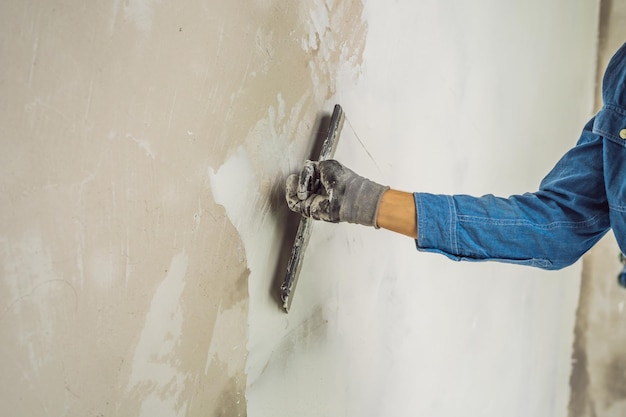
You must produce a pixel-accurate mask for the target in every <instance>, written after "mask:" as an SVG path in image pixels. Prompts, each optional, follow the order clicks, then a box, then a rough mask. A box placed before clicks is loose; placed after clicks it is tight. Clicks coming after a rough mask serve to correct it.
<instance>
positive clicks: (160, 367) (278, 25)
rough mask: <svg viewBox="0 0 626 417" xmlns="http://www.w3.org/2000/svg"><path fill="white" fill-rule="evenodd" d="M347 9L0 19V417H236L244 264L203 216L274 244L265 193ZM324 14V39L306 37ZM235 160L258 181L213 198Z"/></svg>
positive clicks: (233, 184)
mask: <svg viewBox="0 0 626 417" xmlns="http://www.w3.org/2000/svg"><path fill="white" fill-rule="evenodd" d="M361 8H362V6H361V4H360V3H355V4H354V5H351V4H346V5H341V6H340V5H334V6H333V5H328V6H327V5H325V4H324V3H322V2H313V3H311V4H310V5H309V4H302V5H300V4H298V3H296V2H284V1H280V2H279V1H255V2H247V1H204V0H191V1H186V2H184V3H180V2H174V1H166V0H161V1H153V0H125V1H120V0H108V1H107V0H105V1H99V2H82V1H72V0H70V1H56V0H53V1H44V0H35V1H33V0H24V1H22V0H20V1H13V0H9V1H4V2H2V3H1V4H0V34H1V39H2V41H0V57H1V58H0V89H1V91H2V94H1V95H0V110H1V111H0V140H1V141H2V152H0V190H1V191H2V192H1V193H0V210H1V217H0V264H1V265H2V266H1V268H0V274H1V279H0V337H1V339H0V370H1V374H2V376H1V377H0V386H1V388H2V389H1V390H0V392H1V394H0V399H1V402H2V410H3V414H5V415H15V416H30V415H69V416H87V415H93V416H110V415H124V416H130V415H133V416H134V415H137V416H178V415H189V416H192V415H201V416H207V415H208V416H237V415H245V414H246V399H245V391H246V380H247V379H246V373H245V370H246V368H245V367H246V359H247V355H248V353H247V348H246V347H247V320H248V277H249V274H250V273H251V270H250V269H249V266H248V263H249V262H250V261H249V259H252V260H253V261H254V262H257V258H255V257H254V256H255V255H254V254H255V251H256V248H249V247H246V246H245V245H244V242H242V240H241V236H240V233H239V232H238V231H237V229H236V227H235V226H238V227H241V225H240V224H237V225H233V223H231V221H230V220H229V218H228V217H227V216H226V214H225V211H224V207H223V205H220V204H216V203H215V198H216V197H220V198H224V195H225V193H232V192H234V193H237V194H238V195H239V196H241V197H242V200H241V202H242V206H245V207H253V206H254V207H257V203H258V205H260V206H261V208H260V209H259V211H258V212H255V213H253V215H254V222H255V223H257V224H258V225H259V227H261V226H262V225H263V224H264V220H263V219H264V218H265V217H268V222H271V225H272V228H273V230H280V229H281V225H280V223H279V221H278V218H277V217H276V214H275V213H280V215H281V216H282V217H284V215H285V214H286V209H285V208H284V205H283V202H282V197H280V198H278V199H276V198H274V199H273V200H271V201H270V199H269V196H270V191H279V190H280V189H282V178H283V177H284V174H285V173H287V172H289V171H291V169H292V168H293V167H294V166H295V165H294V164H295V162H294V161H296V160H297V161H298V163H299V162H300V160H301V159H302V158H303V155H304V154H305V153H306V151H307V150H308V147H309V140H308V138H309V136H310V135H311V131H312V129H314V127H315V124H316V119H317V117H318V112H319V110H320V109H321V108H322V103H323V102H324V101H325V100H327V99H328V98H329V97H330V95H331V94H332V93H333V91H334V86H333V85H332V83H331V81H330V75H329V74H330V69H329V68H330V67H333V66H335V64H334V63H335V62H339V61H342V62H344V61H349V60H351V59H356V60H358V59H359V56H360V49H359V48H360V47H361V44H362V41H363V40H364V32H363V26H362V25H361V24H360V16H361ZM318 10H321V11H322V12H324V13H321V14H320V12H319V11H318ZM331 14H332V16H333V19H335V20H334V21H333V22H332V24H333V26H334V27H337V28H338V27H341V26H342V25H345V26H346V27H345V30H343V31H342V38H339V37H331V36H328V35H325V34H324V31H320V32H319V33H318V30H317V29H316V28H317V27H318V26H319V27H320V28H322V29H324V28H325V27H326V26H325V25H327V24H328V21H327V20H324V19H325V18H326V17H328V16H329V15H331ZM318 18H319V19H322V20H320V21H318V20H316V19H318ZM336 19H344V20H342V21H337V20H336ZM353 19H356V24H353ZM337 36H339V35H337ZM351 39H353V40H351ZM322 42H324V46H323V47H322V46H321V44H322ZM332 42H335V44H331V43H332ZM344 55H345V56H346V58H345V59H343V58H342V57H343V56H344ZM272 118H274V119H272ZM260 120H271V121H273V122H272V123H269V122H267V123H266V122H259V121H260ZM286 120H289V121H290V122H289V123H286ZM254 132H257V134H256V136H251V135H253V134H254ZM251 137H252V138H254V141H251V140H250V139H249V138H251ZM279 139H280V140H279ZM241 155H244V156H242V157H241V158H243V159H241V160H244V161H245V155H249V157H250V158H251V159H250V165H249V166H248V168H249V169H250V170H252V171H251V172H253V173H255V174H258V175H257V176H256V177H254V178H255V180H256V179H258V180H259V181H258V182H256V181H255V182H253V183H245V182H241V181H240V179H241V178H242V175H244V174H246V172H232V173H231V174H232V175H231V176H229V178H228V179H227V183H228V189H227V190H226V191H225V190H222V189H215V190H213V189H212V186H211V183H210V181H209V177H208V172H210V171H211V170H215V171H216V172H220V173H224V172H226V171H225V168H224V164H225V162H226V161H237V160H238V159H237V158H238V157H239V156H241ZM289 155H291V157H292V159H291V161H290V160H289V159H288V158H286V156H289ZM290 162H291V163H292V165H289V163H290ZM230 163H231V165H232V162H230ZM244 168H245V166H244ZM281 169H282V171H281ZM218 170H219V171H218ZM274 194H276V193H274ZM268 214H271V216H269V215H268ZM265 243H267V244H270V243H271V237H268V239H267V241H266V242H265ZM258 273H259V270H258V268H256V269H255V274H258ZM250 285H251V286H252V285H254V283H250ZM265 291H266V292H268V291H269V289H265Z"/></svg>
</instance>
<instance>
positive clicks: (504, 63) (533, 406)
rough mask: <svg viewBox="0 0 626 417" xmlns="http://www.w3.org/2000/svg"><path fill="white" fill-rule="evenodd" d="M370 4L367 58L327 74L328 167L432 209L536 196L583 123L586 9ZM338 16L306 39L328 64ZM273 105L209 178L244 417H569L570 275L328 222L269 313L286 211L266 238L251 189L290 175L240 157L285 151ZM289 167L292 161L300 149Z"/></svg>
mask: <svg viewBox="0 0 626 417" xmlns="http://www.w3.org/2000/svg"><path fill="white" fill-rule="evenodd" d="M331 4H333V3H331ZM334 4H337V3H334ZM364 6H365V7H364V10H363V15H362V20H363V22H364V23H363V24H364V25H365V26H366V29H367V37H366V40H365V44H364V49H363V54H362V61H359V60H350V61H348V62H346V63H340V65H339V66H338V67H336V68H333V70H334V73H332V74H331V75H333V76H334V79H335V84H334V85H335V93H334V94H333V95H332V97H331V100H329V101H328V102H327V105H326V106H325V107H324V109H326V111H330V109H331V108H332V103H333V102H334V101H336V102H339V103H341V104H342V105H343V106H344V110H345V111H346V114H347V118H348V121H347V123H346V125H345V127H344V133H343V135H342V138H341V139H340V142H339V147H338V150H337V154H336V157H337V158H338V159H341V160H342V161H343V162H345V163H346V164H347V165H349V166H350V167H352V168H353V169H355V170H357V171H358V172H361V173H363V174H365V175H367V176H369V177H370V178H372V179H374V180H377V181H379V182H382V183H386V184H390V185H392V186H394V187H396V188H401V189H405V190H425V191H433V192H443V193H471V194H482V193H487V192H491V193H495V194H500V195H508V194H512V193H519V192H524V191H528V190H533V189H536V187H537V186H538V183H539V181H540V179H541V178H542V176H543V175H544V174H545V173H546V172H547V171H548V169H549V168H551V166H552V165H553V164H554V163H555V162H556V160H557V159H558V158H559V157H560V155H561V154H562V153H563V152H564V151H565V150H567V149H568V147H570V146H572V145H573V144H574V143H575V141H576V140H577V138H578V134H579V132H580V130H581V128H582V126H583V124H584V123H585V122H586V121H587V120H588V118H589V117H590V116H591V114H592V97H593V92H594V88H593V87H594V72H595V44H596V41H595V40H596V30H597V4H596V2H591V1H577V2H574V3H572V2H569V1H568V2H566V1H552V2H548V3H546V2H544V1H531V2H528V1H525V2H512V3H511V2H508V3H502V2H493V1H479V2H471V4H470V3H462V2H427V3H424V2H418V3H416V2H409V1H400V2H394V3H389V2H373V1H366V2H365V4H364ZM327 13H328V15H330V16H328V15H327ZM333 13H335V14H336V13H337V11H334V10H333V9H332V8H329V9H328V10H327V11H325V10H324V9H317V10H316V11H315V12H314V14H313V16H314V19H312V20H313V21H314V22H323V23H322V24H323V25H326V26H325V27H326V29H325V31H324V30H321V31H320V29H319V27H317V26H316V30H317V33H318V35H317V36H315V37H312V38H318V37H319V38H320V39H323V41H322V42H321V43H320V52H322V54H321V57H322V59H324V56H325V54H326V53H325V52H324V51H325V48H327V47H328V46H329V45H336V43H337V40H336V39H337V38H336V37H339V38H341V31H340V32H339V34H337V33H336V32H335V29H333V27H334V26H332V21H333V20H332V17H331V16H332V15H333ZM322 27H324V26H322ZM320 33H326V38H325V37H323V36H321V35H319V34H320ZM355 65H356V68H358V74H357V77H356V78H355V77H354V68H355ZM283 94H284V93H283ZM280 97H281V96H280V95H279V96H278V99H277V103H276V104H275V105H273V106H270V107H268V110H267V116H266V117H265V118H263V119H261V120H260V121H259V123H258V125H257V126H258V129H255V130H254V131H252V132H250V133H249V136H248V138H247V139H246V142H245V144H244V145H243V146H242V147H241V148H240V149H239V150H238V151H237V152H235V153H233V154H232V155H231V156H230V157H229V158H228V159H227V160H226V161H225V162H224V164H223V165H222V166H220V167H218V168H215V167H212V168H211V169H210V170H209V178H210V182H211V187H212V190H213V192H214V195H215V198H216V201H217V202H218V203H219V204H221V205H223V206H224V207H225V210H226V213H227V214H228V217H229V219H230V221H231V222H232V223H233V224H234V225H235V227H236V228H237V230H238V231H239V233H240V235H241V237H242V240H243V244H244V247H245V249H246V254H247V264H248V267H249V268H250V277H249V296H250V309H249V321H248V325H249V327H248V350H249V355H248V359H247V373H248V374H247V375H248V388H247V394H246V396H247V400H248V414H249V415H250V416H277V415H298V416H319V415H345V416H354V415H359V416H385V415H394V416H415V415H420V416H421V415H427V416H457V415H482V416H502V415H508V416H511V415H512V416H529V415H532V416H564V415H566V413H567V403H568V399H569V386H568V379H569V374H570V359H571V353H572V343H573V329H574V315H575V307H576V301H577V297H578V286H579V282H580V280H579V274H580V267H579V266H573V267H571V268H568V269H566V270H564V271H560V272H545V271H540V270H533V269H528V268H523V267H515V266H507V265H498V264H455V263H451V262H450V261H448V260H446V259H443V258H441V257H438V256H436V255H426V254H418V253H417V252H416V251H415V248H414V244H413V242H412V241H410V240H407V239H406V238H403V237H399V236H393V235H391V234H389V233H387V232H385V231H380V230H372V229H365V228H361V227H358V226H353V225H344V224H341V225H329V224H321V223H320V224H316V228H315V230H314V231H313V236H312V238H311V243H310V246H309V248H308V250H307V253H306V260H305V264H304V266H303V271H302V274H301V276H300V281H299V284H298V289H297V292H296V294H295V297H294V301H293V305H292V310H291V312H290V313H289V315H284V314H283V313H282V312H281V311H280V309H279V308H278V306H277V303H276V301H275V299H274V297H273V296H272V293H271V292H272V291H275V287H273V286H274V285H275V284H276V283H275V282H274V281H275V270H276V259H278V258H279V257H280V246H281V245H280V241H281V239H282V234H283V231H284V229H283V228H281V225H282V223H281V219H282V218H281V216H283V215H282V214H281V215H280V216H278V219H277V221H276V224H271V222H270V220H269V219H271V217H270V216H264V214H265V213H266V211H265V208H266V207H267V204H268V203H267V201H268V193H267V192H265V193H264V192H263V191H262V190H263V188H262V187H263V186H265V187H267V186H268V185H267V184H268V183H272V180H271V178H272V175H271V173H272V172H276V171H277V170H283V169H284V166H285V164H287V162H286V161H284V160H283V161H280V160H279V162H275V164H277V165H278V166H274V167H271V166H268V165H263V166H261V169H262V171H259V166H260V164H261V162H259V158H258V157H255V156H254V152H253V151H251V147H253V146H254V144H256V143H258V142H259V141H261V140H264V142H263V146H262V147H261V148H259V151H256V152H257V153H258V152H260V151H261V149H264V148H265V147H267V146H270V147H271V146H274V143H276V142H278V143H282V141H283V139H282V138H281V135H282V134H283V133H282V132H284V126H292V125H293V124H294V123H296V122H295V120H294V113H293V111H294V109H295V110H296V112H297V109H298V108H297V107H290V106H289V105H283V104H282V102H281V99H280ZM296 114H297V113H296ZM296 120H297V118H296ZM277 122H278V125H277ZM277 126H278V127H277ZM297 140H298V141H307V140H310V138H308V137H305V136H303V137H298V138H297ZM283 153H286V154H287V155H286V158H287V159H288V160H289V163H290V164H292V163H293V161H294V158H292V156H293V155H296V154H295V153H294V152H293V148H289V147H286V148H283ZM261 160H262V159H261ZM297 162H298V161H297V160H296V165H291V168H292V170H293V171H296V170H297V168H298V166H297ZM263 169H265V170H268V171H269V173H270V174H268V171H265V172H264V171H263ZM235 177H236V178H237V181H233V178H235ZM268 178H269V179H268ZM234 183H236V184H244V187H243V189H245V190H246V193H245V196H242V193H241V192H239V191H237V190H236V189H233V185H234ZM259 190H261V191H259ZM264 194H265V197H264V196H263V195H264ZM248 198H252V201H253V203H252V204H247V203H248V202H249V201H250V200H248ZM269 201H272V200H271V199H270V200H269ZM278 210H280V209H278ZM259 216H261V217H260V218H261V219H262V220H263V221H259ZM287 219H288V217H287V216H286V215H285V221H286V220H287ZM272 221H273V220H272ZM283 227H284V226H283Z"/></svg>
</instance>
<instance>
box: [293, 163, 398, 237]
mask: <svg viewBox="0 0 626 417" xmlns="http://www.w3.org/2000/svg"><path fill="white" fill-rule="evenodd" d="M388 189H389V187H387V186H384V185H380V184H376V183H375V182H373V181H370V180H368V179H367V178H363V177H361V176H359V175H357V174H355V173H354V172H353V171H351V170H350V169H348V168H346V167H345V166H343V165H341V164H340V163H339V162H337V161H335V160H326V161H319V162H316V161H306V162H305V163H304V168H303V169H302V172H301V173H300V175H296V174H294V175H291V176H289V178H287V185H286V199H287V205H288V206H289V208H290V209H291V210H293V211H295V212H296V213H300V214H302V215H303V216H304V217H310V218H312V219H315V220H324V221H327V222H332V223H338V222H348V223H357V224H362V225H365V226H374V227H376V228H378V225H377V224H376V218H377V216H378V206H379V204H380V199H381V198H382V196H383V194H384V192H385V191H387V190H388Z"/></svg>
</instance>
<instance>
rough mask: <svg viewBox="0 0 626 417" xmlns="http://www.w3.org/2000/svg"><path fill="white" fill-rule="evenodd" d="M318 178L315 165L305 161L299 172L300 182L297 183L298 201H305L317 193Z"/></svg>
mask: <svg viewBox="0 0 626 417" xmlns="http://www.w3.org/2000/svg"><path fill="white" fill-rule="evenodd" d="M318 178H319V174H318V170H317V163H316V162H313V161H308V160H307V161H305V162H304V166H303V167H302V171H301V172H300V181H299V182H298V198H299V199H300V200H306V199H307V198H308V197H309V195H310V194H311V193H313V192H316V191H317V187H318V184H319V181H318Z"/></svg>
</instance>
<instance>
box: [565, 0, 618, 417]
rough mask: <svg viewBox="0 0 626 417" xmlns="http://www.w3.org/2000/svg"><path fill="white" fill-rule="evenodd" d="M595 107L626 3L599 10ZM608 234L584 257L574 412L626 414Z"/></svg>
mask: <svg viewBox="0 0 626 417" xmlns="http://www.w3.org/2000/svg"><path fill="white" fill-rule="evenodd" d="M600 11H601V13H600V27H599V42H598V73H597V84H596V85H597V89H596V108H597V109H600V107H601V106H602V94H601V93H602V90H601V88H599V87H600V86H601V85H602V76H603V75H604V69H605V68H606V66H607V65H608V63H609V60H610V59H611V57H612V56H613V54H614V53H615V51H616V50H617V49H618V48H619V47H620V46H621V45H622V43H623V42H624V39H625V36H626V25H625V24H626V4H624V3H623V2H613V1H611V0H603V1H602V2H601V9H600ZM619 253H620V250H619V248H618V246H617V242H616V241H615V236H614V235H613V234H612V233H609V234H608V235H607V236H606V237H604V238H603V239H602V240H601V241H600V242H599V243H598V244H597V245H596V247H594V248H593V249H592V250H590V251H589V252H588V253H587V254H586V255H585V257H584V258H583V274H582V280H581V289H580V298H579V301H578V309H577V311H576V327H575V340H574V352H573V356H572V363H573V367H572V374H571V377H570V387H571V395H570V403H569V414H568V415H569V416H570V417H587V416H596V417H612V416H615V417H618V416H623V415H625V414H626V356H625V355H624V346H625V345H626V331H625V330H624V326H623V321H624V317H625V316H626V311H625V307H626V290H624V289H623V288H621V287H619V286H618V285H617V283H616V281H617V276H618V274H619V273H620V272H621V271H622V269H623V265H622V264H621V263H620V262H619V259H620V257H619Z"/></svg>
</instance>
